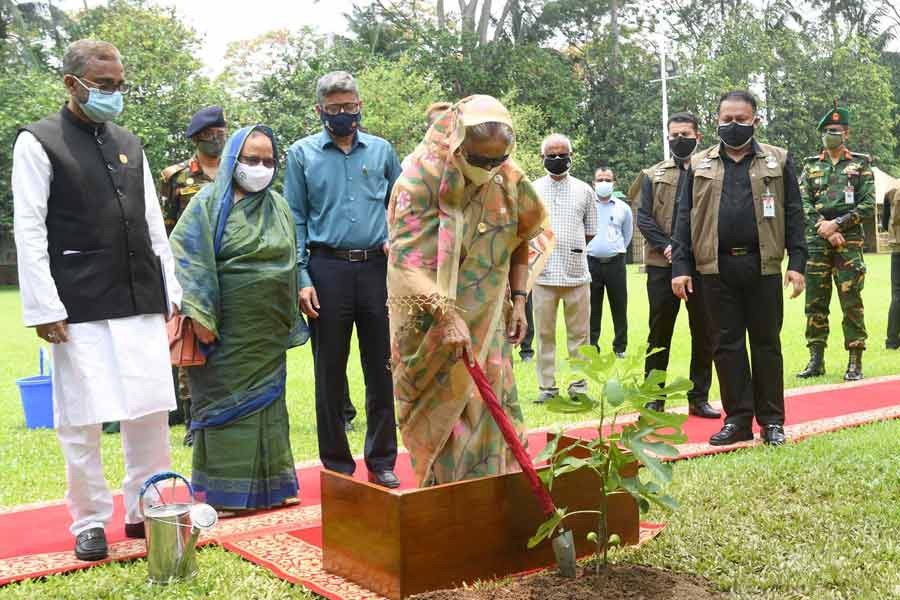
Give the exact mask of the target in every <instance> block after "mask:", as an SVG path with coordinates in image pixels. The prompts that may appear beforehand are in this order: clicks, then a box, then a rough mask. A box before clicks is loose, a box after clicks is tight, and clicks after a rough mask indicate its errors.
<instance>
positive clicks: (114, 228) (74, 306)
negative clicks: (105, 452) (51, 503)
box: [12, 40, 181, 561]
mask: <svg viewBox="0 0 900 600" xmlns="http://www.w3.org/2000/svg"><path fill="white" fill-rule="evenodd" d="M62 72H63V83H64V84H65V87H66V90H67V92H68V94H69V100H68V103H67V104H66V105H65V106H63V107H62V110H60V111H59V112H57V113H55V114H53V115H51V116H49V117H47V118H46V119H42V120H40V121H37V122H35V123H31V124H29V125H26V126H25V127H23V128H22V129H21V130H20V131H19V134H18V137H17V138H16V142H15V146H14V148H13V168H12V191H13V204H14V226H13V227H14V231H15V236H16V252H17V254H18V268H19V288H20V294H21V298H22V317H23V319H24V321H25V325H26V326H28V327H34V328H35V332H36V333H37V335H38V336H39V337H40V338H42V339H43V340H46V341H47V342H49V343H50V348H51V353H52V356H53V367H54V370H53V412H54V425H55V427H56V435H57V438H59V443H60V446H61V448H62V454H63V457H64V458H65V462H66V480H67V483H68V487H67V490H66V505H67V506H68V509H69V513H70V514H71V516H72V525H71V527H70V528H69V530H70V531H71V532H72V535H73V536H75V556H76V557H78V558H79V559H80V560H86V561H94V560H102V559H104V558H106V556H107V554H108V548H107V544H106V534H105V533H104V527H105V526H106V524H107V523H108V522H109V520H110V519H111V518H112V516H113V496H112V493H111V492H110V491H109V487H108V486H107V484H106V480H105V479H104V477H103V463H102V460H101V456H100V430H101V423H103V422H104V421H107V422H111V421H119V422H121V428H122V450H123V452H124V454H125V479H124V480H123V481H122V492H123V496H124V501H125V502H124V503H125V535H126V536H128V537H132V538H142V537H144V523H143V517H142V513H141V507H140V500H139V498H140V489H141V486H142V485H143V483H144V481H146V480H147V479H148V478H149V477H150V476H151V475H154V474H156V473H159V472H160V471H167V470H169V466H170V460H169V429H168V425H167V420H168V418H167V417H168V415H167V413H168V412H169V411H170V410H172V409H174V408H175V390H174V389H173V386H172V371H171V364H170V362H169V344H168V339H167V337H166V315H167V313H168V314H171V313H172V312H174V311H175V310H176V307H177V306H178V305H179V304H180V303H181V287H180V286H179V285H178V281H177V280H176V279H175V268H174V267H175V263H174V260H173V258H172V251H171V250H170V248H169V241H168V239H167V238H166V231H165V228H164V227H163V219H162V214H161V213H160V210H159V204H158V202H157V199H156V190H155V189H154V185H153V174H152V172H151V171H150V166H149V165H148V164H147V157H146V156H145V155H144V151H143V148H142V147H141V141H140V140H139V139H138V138H137V137H136V136H135V135H134V134H132V133H131V132H129V131H128V130H126V129H123V128H122V127H119V126H117V125H115V124H114V123H113V122H112V121H113V120H114V119H116V118H117V117H118V116H119V115H120V114H121V112H122V108H123V98H122V96H123V94H124V93H126V92H127V91H128V86H127V84H126V83H125V75H124V69H123V67H122V61H121V58H120V57H119V51H118V50H116V48H115V47H114V46H113V45H112V44H109V43H107V42H101V41H97V40H80V41H77V42H75V43H73V44H72V45H70V46H69V47H68V48H67V49H66V52H65V55H64V56H63V64H62Z"/></svg>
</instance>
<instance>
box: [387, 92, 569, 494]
mask: <svg viewBox="0 0 900 600" xmlns="http://www.w3.org/2000/svg"><path fill="white" fill-rule="evenodd" d="M514 146H515V140H514V134H513V127H512V120H511V118H510V115H509V113H508V111H507V110H506V109H505V108H504V107H503V105H502V104H501V103H500V102H499V101H497V100H496V99H494V98H492V97H490V96H471V97H469V98H466V99H464V100H462V101H460V102H459V103H457V104H456V105H454V106H453V107H452V108H451V109H449V110H448V111H447V112H446V113H444V114H443V115H442V116H441V117H440V118H439V119H438V120H437V121H436V122H435V123H434V124H433V125H432V126H431V128H430V129H429V130H428V133H427V134H426V136H425V139H424V141H423V142H422V143H421V144H420V145H419V147H418V148H417V149H416V150H415V151H414V152H413V154H412V155H410V157H409V158H408V162H407V163H406V168H405V169H404V171H403V174H402V175H401V177H400V178H399V179H398V180H397V182H396V184H395V185H394V190H393V193H392V196H391V202H390V205H389V207H388V225H389V237H390V258H389V263H388V305H389V307H390V311H391V312H390V317H391V349H392V356H391V362H392V370H393V378H394V394H395V396H396V400H397V416H398V422H399V424H400V432H401V434H402V436H403V443H404V445H405V446H406V448H407V449H408V450H409V453H410V456H411V458H412V461H413V467H414V469H415V473H416V478H417V481H418V484H419V485H420V486H426V485H433V484H440V483H447V482H450V481H458V480H460V479H467V478H472V477H481V476H484V475H491V474H498V473H506V472H510V471H514V470H517V469H518V466H517V465H516V463H515V460H514V458H513V456H512V454H511V453H510V452H509V450H508V449H507V448H506V444H505V442H504V440H503V437H502V435H501V433H500V430H499V428H498V427H497V426H496V424H495V423H494V421H493V419H492V418H491V415H490V413H489V412H488V411H487V409H486V407H485V405H484V403H483V401H482V399H481V397H480V396H479V395H478V391H477V390H476V389H475V387H474V385H473V383H472V379H471V377H470V375H469V373H468V370H467V369H466V365H465V364H463V362H462V361H461V360H460V359H463V360H474V361H477V362H478V363H479V364H481V365H482V366H483V367H484V370H485V373H486V374H487V378H488V381H489V382H490V383H491V385H492V387H493V390H494V393H495V394H496V395H497V398H498V399H499V400H500V402H501V404H502V406H503V408H504V411H505V412H506V413H507V415H509V417H510V418H511V420H512V421H513V423H514V424H515V425H516V427H517V429H518V430H519V431H520V434H521V433H522V432H523V430H524V423H523V419H522V411H521V409H520V408H519V404H518V399H517V397H516V387H515V381H514V379H513V369H512V361H511V358H510V357H511V344H517V343H518V342H519V341H520V340H521V338H522V337H523V336H524V334H525V329H526V327H527V324H526V319H525V299H526V296H527V291H528V286H529V281H528V280H529V270H531V271H533V272H540V269H541V262H542V260H541V258H545V257H546V254H547V253H548V252H549V250H550V249H551V247H552V235H551V234H550V233H549V231H545V229H544V221H545V216H546V213H545V210H544V207H543V205H542V203H541V201H540V199H539V197H538V195H537V193H536V192H535V191H534V188H533V187H532V186H531V183H530V182H529V181H528V179H527V177H526V176H525V174H524V173H523V172H522V170H521V169H520V168H519V167H518V165H516V163H515V162H514V161H513V160H512V159H510V158H509V155H510V154H511V153H512V151H513V149H514ZM542 232H543V235H541V234H542ZM539 236H540V237H539ZM530 241H531V242H532V243H531V244H529V242H530ZM529 266H530V267H531V269H529ZM510 299H511V300H512V302H510Z"/></svg>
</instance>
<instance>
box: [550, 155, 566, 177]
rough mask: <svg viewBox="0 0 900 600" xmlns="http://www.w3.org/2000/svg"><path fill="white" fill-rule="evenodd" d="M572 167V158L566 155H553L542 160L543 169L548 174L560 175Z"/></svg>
mask: <svg viewBox="0 0 900 600" xmlns="http://www.w3.org/2000/svg"><path fill="white" fill-rule="evenodd" d="M571 166H572V157H571V156H569V155H568V154H555V155H553V156H548V157H546V158H544V168H545V169H547V172H548V173H553V174H554V175H562V174H563V173H565V172H566V171H568V170H569V167H571Z"/></svg>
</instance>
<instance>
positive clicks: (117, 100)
mask: <svg viewBox="0 0 900 600" xmlns="http://www.w3.org/2000/svg"><path fill="white" fill-rule="evenodd" d="M73 77H74V75H73ZM75 81H77V82H78V83H80V84H81V85H82V86H83V87H84V89H86V90H87V91H88V99H87V102H82V101H81V100H78V105H79V106H81V110H83V111H84V114H85V115H86V116H87V118H88V119H90V120H91V121H93V122H95V123H105V122H106V121H112V120H113V119H115V118H116V117H118V116H119V115H121V114H122V109H123V108H124V107H125V101H124V99H123V97H122V92H120V91H118V90H117V91H115V92H104V91H103V90H100V89H97V88H91V87H88V86H86V85H84V82H82V81H81V80H80V79H79V78H77V77H75ZM76 100H77V98H76Z"/></svg>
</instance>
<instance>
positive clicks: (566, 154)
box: [544, 152, 569, 160]
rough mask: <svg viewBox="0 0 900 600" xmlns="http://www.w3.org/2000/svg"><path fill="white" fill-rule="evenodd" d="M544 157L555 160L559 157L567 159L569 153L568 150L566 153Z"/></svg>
mask: <svg viewBox="0 0 900 600" xmlns="http://www.w3.org/2000/svg"><path fill="white" fill-rule="evenodd" d="M544 158H551V159H554V160H556V159H559V158H561V159H566V158H569V153H568V152H566V153H565V154H548V155H546V156H545V157H544Z"/></svg>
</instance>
